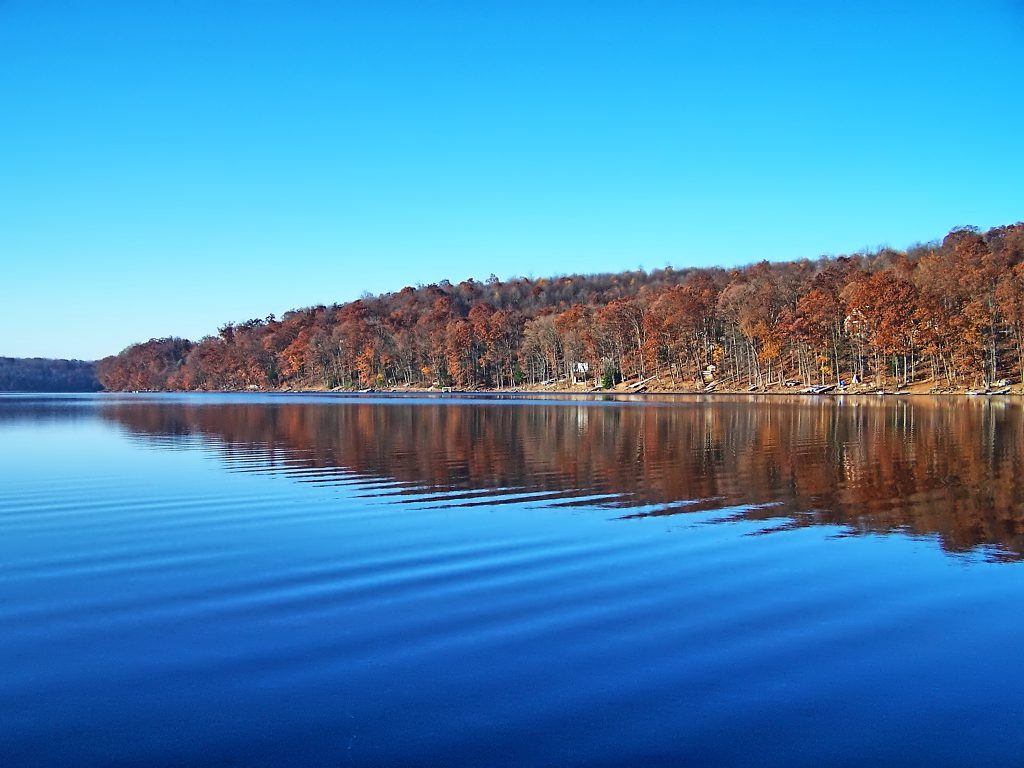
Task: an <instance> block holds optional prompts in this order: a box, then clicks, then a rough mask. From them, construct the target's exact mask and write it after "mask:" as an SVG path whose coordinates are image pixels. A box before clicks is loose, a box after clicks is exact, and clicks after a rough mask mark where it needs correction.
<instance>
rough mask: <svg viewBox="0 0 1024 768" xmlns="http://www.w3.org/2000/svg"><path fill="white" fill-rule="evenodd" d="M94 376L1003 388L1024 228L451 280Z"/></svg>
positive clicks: (1022, 363) (146, 352)
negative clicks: (756, 256) (725, 259)
mask: <svg viewBox="0 0 1024 768" xmlns="http://www.w3.org/2000/svg"><path fill="white" fill-rule="evenodd" d="M98 373H99V379H100V382H101V383H102V384H103V386H104V387H105V388H106V389H108V390H236V389H296V388H312V389H321V388H322V389H335V388H343V389H363V388H388V387H402V386H409V387H413V386H419V387H430V386H436V387H445V386H452V387H458V388H461V389H477V388H510V387H517V386H523V385H540V384H559V383H561V384H563V385H570V384H575V385H581V386H587V387H599V386H603V387H611V386H614V385H615V384H617V383H619V382H621V381H627V380H634V381H645V380H648V379H650V380H654V379H657V380H658V381H659V382H661V383H662V384H664V385H671V386H675V387H678V388H680V389H687V388H705V387H707V386H721V387H722V388H734V389H739V388H744V389H746V388H769V387H776V386H782V385H786V384H789V385H793V384H795V383H801V384H804V385H814V384H829V383H839V382H841V381H842V382H861V383H865V384H867V383H871V384H872V385H878V386H901V385H909V384H912V383H915V382H922V381H929V382H934V384H935V386H936V387H950V388H953V387H977V386H992V385H993V384H994V383H996V382H998V381H1000V380H1002V379H1006V380H1013V381H1020V380H1021V379H1022V378H1024V223H1018V224H1014V225H1009V226H1002V227H996V228H993V229H990V230H988V231H985V232H982V231H980V230H978V229H977V228H974V227H959V228H956V229H954V230H952V231H951V232H949V234H947V235H946V236H945V237H944V238H943V239H942V240H941V242H939V241H936V242H933V243H927V244H921V245H916V246H913V247H911V248H909V249H907V250H906V251H897V250H893V249H890V248H883V249H880V250H878V251H875V252H872V253H858V254H853V255H849V256H840V257H834V258H825V257H822V258H820V259H817V260H808V259H804V260H798V261H789V262H767V261H762V262H759V263H755V264H751V265H749V266H746V267H742V268H737V269H723V268H716V267H712V268H700V269H696V268H694V269H673V268H671V267H666V268H665V269H658V270H653V271H650V272H645V271H643V270H638V271H631V272H622V273H618V274H604V275H571V276H564V277H556V278H550V279H538V280H531V279H527V278H516V279H511V280H508V281H500V280H498V279H497V278H496V277H494V276H492V277H491V278H490V279H488V280H487V281H485V282H478V281H475V280H466V281H464V282H461V283H458V284H452V283H450V282H448V281H442V282H440V283H437V284H432V285H427V286H420V287H415V288H413V287H406V288H403V289H402V290H400V291H398V292H395V293H388V294H384V295H380V296H366V297H363V298H360V299H358V300H356V301H352V302H348V303H345V304H335V305H332V306H316V307H309V308H306V309H301V310H296V311H292V312H288V313H286V314H285V315H284V316H283V317H281V318H276V317H274V316H273V315H271V316H269V317H267V318H265V319H253V320H249V321H247V322H243V323H228V324H226V325H224V326H222V327H221V328H220V329H219V330H218V333H217V335H212V336H208V337H206V338H204V339H201V340H199V341H198V342H193V341H189V340H186V339H179V338H164V339H151V340H150V341H147V342H143V343H140V344H135V345H132V346H130V347H128V348H127V349H125V350H124V351H122V352H121V353H120V354H118V355H116V356H112V357H108V358H105V359H104V360H101V361H100V363H99V365H98Z"/></svg>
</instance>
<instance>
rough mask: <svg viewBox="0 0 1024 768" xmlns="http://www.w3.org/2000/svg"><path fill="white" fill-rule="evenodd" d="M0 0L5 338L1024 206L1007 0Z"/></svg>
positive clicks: (192, 318)
mask: <svg viewBox="0 0 1024 768" xmlns="http://www.w3.org/2000/svg"><path fill="white" fill-rule="evenodd" d="M838 6H840V4H838V3H835V4H831V3H820V2H819V3H811V2H802V3H786V2H748V3H741V2H730V1H729V0H726V1H725V2H721V3H684V2H644V1H643V0H631V1H630V2H618V3H611V2H601V1H600V0H597V1H595V2H579V3H570V2H557V0H548V1H547V2H536V3H531V2H525V1H524V0H517V2H507V3H497V2H493V3H492V2H430V1H429V0H423V1H421V2H410V3H397V2H386V0H380V1H379V2H355V1H354V0H353V2H347V3H346V2H324V3H302V2H287V3H286V2H280V3H274V2H241V1H239V2H234V3H228V2H224V3H217V2H212V0H206V2H189V1H188V0H179V1H177V2H159V1H158V0H154V1H153V2H144V3H139V2H122V3H103V2H90V3H72V2H68V3H49V2H46V1H45V0H0V104H2V105H3V107H2V110H0V117H2V119H0V265H2V277H0V355H14V356H32V355H41V356H60V357H81V358H95V357H100V356H103V355H106V354H112V353H115V352H117V351H119V350H120V349H121V348H123V347H124V346H126V345H127V344H129V343H131V342H133V341H140V340H145V339H148V338H150V337H153V336H167V335H179V336H187V337H191V338H198V337H201V336H203V335H205V334H207V333H213V332H215V331H216V328H217V326H218V325H220V324H222V323H224V322H225V321H229V320H231V321H238V320H245V319H247V318H250V317H262V316H265V315H267V314H268V313H271V312H273V313H276V314H278V315H280V314H282V313H283V312H284V311H286V310H288V309H292V308H297V307H303V306H309V305H313V304H318V303H332V302H335V301H346V300H350V299H353V298H356V297H358V296H359V295H360V294H361V293H363V292H365V291H370V292H374V293H376V292H380V291H387V290H397V289H399V288H401V287H402V286H404V285H415V284H417V283H430V282H436V281H438V280H440V279H442V278H448V279H451V280H452V281H453V282H457V281H459V280H462V279H464V278H466V277H475V278H478V279H485V278H487V276H488V275H490V274H491V273H492V272H493V273H495V274H497V275H498V276H499V277H502V278H504V277H508V276H512V275H528V276H535V277H541V276H546V275H553V274H563V273H567V272H601V271H616V270H620V269H627V268H635V267H637V266H638V265H642V266H644V267H645V268H648V269H650V268H655V267H661V266H664V265H666V264H672V265H673V266H687V265H708V264H723V265H733V264H743V263H749V262H752V261H757V260H760V259H765V258H767V259H789V258H800V257H815V256H818V255H820V254H823V253H825V254H836V253H844V252H851V251H855V250H858V249H863V248H874V247H876V246H878V245H882V244H888V245H892V246H895V247H905V246H907V245H909V244H911V243H913V242H916V241H920V240H929V239H933V238H936V237H940V236H941V235H943V234H944V233H945V232H946V231H947V230H948V229H949V228H951V227H953V226H957V225H962V224H975V225H978V226H981V227H989V226H993V225H997V224H1003V223H1011V222H1015V221H1018V220H1020V219H1022V218H1024V184H1022V181H1021V180H1022V178H1024V173H1022V171H1024V152H1022V151H1021V149H1022V147H1024V143H1022V140H1021V136H1022V135H1024V134H1022V125H1024V119H1022V118H1024V99H1022V98H1021V97H1020V88H1021V82H1022V81H1024V4H1022V3H1021V2H1010V1H1009V0H1006V1H1004V2H981V1H979V2H969V3H967V2H955V3H952V2H951V3H942V2H922V3H909V2H892V1H890V2H877V3H856V2H854V3H843V4H841V6H842V7H841V8H839V7H838Z"/></svg>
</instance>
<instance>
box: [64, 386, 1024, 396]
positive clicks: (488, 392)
mask: <svg viewBox="0 0 1024 768" xmlns="http://www.w3.org/2000/svg"><path fill="white" fill-rule="evenodd" d="M83 394H89V393H83ZM99 394H104V395H119V394H179V395H184V394H252V395H334V396H340V397H359V396H372V397H396V396H397V397H416V396H432V397H508V396H514V397H522V398H538V399H540V398H545V397H567V398H581V399H584V398H586V399H594V398H606V397H614V398H620V397H629V398H637V399H647V398H651V399H654V398H658V397H709V398H714V397H751V398H753V397H782V398H794V397H816V398H818V397H827V398H837V397H967V398H978V399H988V398H993V397H998V398H1016V397H1019V396H1021V395H1024V386H1021V385H1017V386H1013V387H1008V388H1006V387H1001V388H999V389H998V390H997V391H981V390H973V389H953V388H928V389H924V388H922V387H921V386H920V385H918V386H916V387H908V388H899V389H886V388H882V389H880V388H878V387H868V388H864V387H858V388H856V389H854V388H846V389H838V388H835V389H830V390H828V391H824V392H808V391H804V390H803V389H796V388H787V389H782V388H772V389H764V390H747V389H743V390H740V389H714V390H710V391H704V390H696V389H648V388H643V389H641V390H630V389H628V388H619V387H616V388H613V389H597V390H594V389H554V388H552V389H542V388H523V389H519V388H514V389H508V388H502V389H455V388H449V387H444V388H436V387H390V388H383V389H376V388H369V389H361V390H353V389H324V388H309V389H305V388H301V389H299V388H296V389H291V388H287V389H249V388H246V389H217V390H188V389H170V390H132V391H129V390H111V391H107V390H103V391H101V392H100V393H99Z"/></svg>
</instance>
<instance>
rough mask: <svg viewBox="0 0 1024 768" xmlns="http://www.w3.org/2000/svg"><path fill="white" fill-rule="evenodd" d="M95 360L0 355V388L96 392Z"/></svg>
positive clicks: (27, 390)
mask: <svg viewBox="0 0 1024 768" xmlns="http://www.w3.org/2000/svg"><path fill="white" fill-rule="evenodd" d="M99 389H100V383H99V380H98V379H97V378H96V363H93V362H86V361H83V360H51V359H49V358H43V357H24V358H21V357H0V392H96V391H97V390H99Z"/></svg>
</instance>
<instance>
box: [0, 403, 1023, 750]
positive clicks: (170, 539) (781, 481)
mask: <svg viewBox="0 0 1024 768" xmlns="http://www.w3.org/2000/svg"><path fill="white" fill-rule="evenodd" d="M1022 462H1024V415H1022V409H1021V407H1020V406H1019V405H1017V404H1016V403H1015V402H1009V401H997V400H985V401H984V402H978V401H974V400H971V401H968V400H966V399H950V400H929V399H919V400H913V399H896V398H885V399H883V398H875V399H864V400H859V401H858V400H849V399H848V400H846V401H836V400H831V399H827V398H795V397H794V398H789V399H775V400H762V401H758V400H751V399H742V398H736V399H729V398H718V399H714V400H707V399H700V398H689V399H687V398H680V399H677V400H670V399H669V400H665V401H655V402H651V403H649V404H643V403H638V402H607V401H582V400H581V401H571V402H562V401H533V402H519V401H511V400H501V399H489V400H483V401H466V400H458V399H452V398H448V399H445V400H436V399H435V400H430V399H391V400H384V399H372V398H331V397H313V396H306V397H300V396H295V397H290V396H258V395H251V396H248V395H247V396H241V395H235V396H231V395H207V396H202V395H190V396H163V397H161V396H135V397H132V396H109V395H108V396H103V395H101V396H88V397H74V396H66V397H39V396H7V397H0V765H2V766H97V765H103V766H123V765H145V766H171V765H176V766H177V765H180V766H196V765H201V766H206V765H210V766H229V765H231V766H234V765H238V766H258V765H267V766H319V765H331V766H334V765H339V766H344V765H358V766H362V765H367V766H368V765H374V766H379V765H445V766H452V765H479V766H495V765H508V766H523V765H545V766H547V765H551V766H570V765H635V764H640V763H643V764H645V765H648V766H652V765H700V766H713V765H750V766H799V765H807V766H811V765H815V766H816V765H822V764H833V765H843V764H846V765H864V764H874V765H883V764H884V765H949V766H954V765H956V766H960V765H993V764H1001V765H1007V764H1018V763H1019V762H1020V761H1021V759H1022V755H1024V727H1022V726H1024V661H1022V660H1021V653H1020V647H1021V638H1022V637H1024V611H1022V605H1024V565H1022V564H1021V562H1020V560H1021V555H1022V552H1024V546H1022V545H1024V495H1022V490H1024V489H1022V483H1024V480H1022V479H1021V478H1024V467H1022V466H1021V465H1022Z"/></svg>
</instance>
